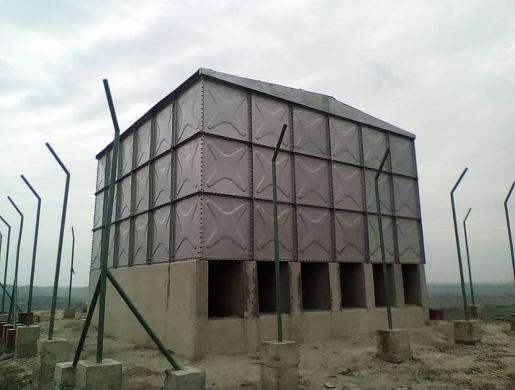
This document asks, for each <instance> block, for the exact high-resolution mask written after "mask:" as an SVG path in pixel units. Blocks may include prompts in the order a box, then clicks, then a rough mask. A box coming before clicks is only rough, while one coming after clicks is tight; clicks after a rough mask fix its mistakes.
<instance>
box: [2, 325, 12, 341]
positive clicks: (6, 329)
mask: <svg viewBox="0 0 515 390" xmlns="http://www.w3.org/2000/svg"><path fill="white" fill-rule="evenodd" d="M12 328H14V327H13V324H9V323H7V324H4V326H3V327H2V344H3V345H5V344H6V343H7V331H8V330H9V329H12Z"/></svg>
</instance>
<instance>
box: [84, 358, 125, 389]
mask: <svg viewBox="0 0 515 390" xmlns="http://www.w3.org/2000/svg"><path fill="white" fill-rule="evenodd" d="M121 388H122V363H120V362H117V361H116V360H113V359H104V360H103V361H102V363H94V362H90V361H87V360H80V361H79V362H78V363H77V368H76V389H77V390H121Z"/></svg>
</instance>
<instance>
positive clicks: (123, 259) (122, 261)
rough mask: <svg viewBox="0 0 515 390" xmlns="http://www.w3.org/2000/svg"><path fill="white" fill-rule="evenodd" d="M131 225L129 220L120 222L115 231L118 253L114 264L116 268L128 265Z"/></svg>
mask: <svg viewBox="0 0 515 390" xmlns="http://www.w3.org/2000/svg"><path fill="white" fill-rule="evenodd" d="M130 228H131V224H130V221H129V220H125V221H122V222H120V224H119V227H118V229H117V240H118V253H117V254H116V256H117V261H116V264H117V266H118V267H123V266H127V265H129V239H130Z"/></svg>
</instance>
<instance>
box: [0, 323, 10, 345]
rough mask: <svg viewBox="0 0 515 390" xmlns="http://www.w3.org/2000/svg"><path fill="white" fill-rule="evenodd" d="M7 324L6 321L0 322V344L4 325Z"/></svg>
mask: <svg viewBox="0 0 515 390" xmlns="http://www.w3.org/2000/svg"><path fill="white" fill-rule="evenodd" d="M7 324H8V322H7V321H0V342H1V341H2V334H3V333H4V325H7Z"/></svg>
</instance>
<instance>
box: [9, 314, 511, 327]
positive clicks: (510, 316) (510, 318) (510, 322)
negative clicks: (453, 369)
mask: <svg viewBox="0 0 515 390" xmlns="http://www.w3.org/2000/svg"><path fill="white" fill-rule="evenodd" d="M0 326H1V325H0ZM510 329H511V330H513V331H515V313H511V314H510Z"/></svg>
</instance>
